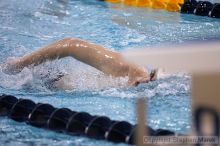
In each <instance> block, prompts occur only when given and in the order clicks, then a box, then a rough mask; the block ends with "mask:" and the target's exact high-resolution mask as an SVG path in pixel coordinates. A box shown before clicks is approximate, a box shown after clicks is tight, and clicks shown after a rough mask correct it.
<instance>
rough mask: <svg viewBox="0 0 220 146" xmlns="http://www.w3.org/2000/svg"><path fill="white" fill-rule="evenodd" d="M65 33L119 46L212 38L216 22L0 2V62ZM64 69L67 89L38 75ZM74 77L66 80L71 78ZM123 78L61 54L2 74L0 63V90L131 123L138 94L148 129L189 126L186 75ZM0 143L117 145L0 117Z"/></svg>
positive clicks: (83, 3)
mask: <svg viewBox="0 0 220 146" xmlns="http://www.w3.org/2000/svg"><path fill="white" fill-rule="evenodd" d="M65 37H77V38H81V39H85V40H89V41H92V42H94V43H99V44H102V45H104V46H106V47H109V48H112V49H113V50H117V51H123V50H126V49H134V50H135V48H136V47H140V46H148V47H152V46H155V45H157V46H158V45H159V46H160V45H163V44H167V43H177V44H179V43H180V44H181V43H184V42H188V41H194V40H196V41H197V40H202V41H203V40H209V39H219V38H220V21H219V20H218V19H212V18H208V17H199V16H195V15H185V14H179V13H171V12H167V11H163V10H152V9H147V8H134V7H125V6H121V5H117V4H108V3H105V2H98V1H96V0H69V1H68V0H38V1H35V0H29V1H26V0H19V1H17V0H7V1H6V0H4V1H0V40H1V41H0V63H1V64H3V63H4V62H5V61H6V60H7V59H8V58H10V57H19V56H22V55H24V54H25V53H30V52H32V51H33V50H36V49H37V48H39V47H41V46H43V45H46V44H48V43H51V42H53V41H55V40H58V39H62V38H65ZM59 72H64V73H67V74H72V79H71V80H70V81H69V84H74V86H75V89H73V90H55V89H53V90H51V89H48V88H47V86H46V85H45V84H44V81H43V80H42V76H43V77H44V76H46V75H47V74H48V73H49V74H50V78H53V77H56V76H57V74H58V73H59ZM73 82H74V83H73ZM126 82H127V78H117V79H114V78H112V77H108V76H105V75H103V74H102V73H101V72H99V71H97V70H96V69H94V68H92V67H90V66H88V65H85V64H82V63H80V62H78V61H76V60H75V59H72V58H66V59H63V60H55V61H53V62H46V63H44V64H42V65H39V66H37V67H32V68H25V69H24V70H23V71H22V72H21V73H19V74H17V75H7V74H5V73H3V72H2V68H1V67H0V93H5V94H12V95H15V96H17V97H20V98H28V99H32V100H34V101H35V102H43V103H50V104H52V105H54V106H56V107H66V108H70V109H72V110H75V111H85V112H89V113H91V114H96V115H105V116H108V117H111V119H114V120H125V121H128V122H130V123H133V124H134V123H136V116H135V113H136V111H135V105H136V98H137V97H138V96H140V95H141V96H143V95H144V96H146V99H147V103H148V112H147V116H148V122H149V125H150V126H151V127H153V128H165V129H170V130H173V131H176V132H178V133H187V132H188V131H189V130H190V129H191V122H190V120H191V98H190V76H189V75H188V74H185V73H177V74H167V73H163V72H162V73H160V74H159V78H158V80H157V81H155V82H151V83H148V84H141V85H139V86H138V87H127V86H126V85H125V84H126ZM0 141H1V143H0V145H21V146H24V145H27V146H30V145H54V146H55V145H63V146H72V145H86V146H87V145H90V146H96V145H103V146H108V145H109V146H113V145H125V144H115V143H111V142H106V141H101V140H94V139H89V138H86V137H78V136H75V137H74V136H70V135H65V134H61V133H55V132H53V131H48V130H44V129H37V128H35V127H31V126H29V125H26V124H25V123H17V122H15V121H13V120H10V119H8V118H7V117H0Z"/></svg>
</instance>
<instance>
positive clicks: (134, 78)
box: [128, 67, 157, 86]
mask: <svg viewBox="0 0 220 146" xmlns="http://www.w3.org/2000/svg"><path fill="white" fill-rule="evenodd" d="M128 76H129V81H128V83H129V85H133V86H137V85H139V84H140V83H148V82H149V81H154V80H156V78H157V70H151V71H149V69H146V68H143V67H139V68H130V69H129V75H128Z"/></svg>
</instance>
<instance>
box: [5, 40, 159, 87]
mask: <svg viewBox="0 0 220 146" xmlns="http://www.w3.org/2000/svg"><path fill="white" fill-rule="evenodd" d="M65 57H73V58H75V59H77V60H79V61H81V62H83V63H85V64H88V65H90V66H92V67H94V68H96V69H98V70H100V71H102V72H103V73H104V74H107V75H111V76H113V77H126V76H128V85H133V86H137V85H138V84H139V83H147V82H149V81H153V80H155V79H156V76H157V72H156V71H155V70H154V71H153V72H151V73H150V72H149V71H148V70H147V69H146V68H144V67H141V66H137V65H134V64H131V63H128V62H127V61H126V60H124V58H123V57H122V55H121V54H120V53H119V52H116V51H113V50H110V49H108V48H105V47H103V46H100V45H97V44H93V43H90V42H87V41H84V40H81V39H77V38H65V39H62V40H59V41H57V42H54V43H52V44H49V45H47V46H45V47H42V48H40V49H38V50H37V51H34V52H32V53H30V54H26V55H24V56H23V57H20V58H16V59H13V60H10V61H7V62H6V64H5V71H6V72H8V73H11V74H16V73H19V72H21V71H22V69H23V68H24V67H28V66H29V65H34V66H35V65H39V64H41V63H44V62H46V61H47V60H51V61H52V60H55V59H61V58H65Z"/></svg>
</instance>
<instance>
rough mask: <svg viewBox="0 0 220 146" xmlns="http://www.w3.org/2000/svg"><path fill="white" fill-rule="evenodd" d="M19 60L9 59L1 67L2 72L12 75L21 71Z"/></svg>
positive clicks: (20, 61)
mask: <svg viewBox="0 0 220 146" xmlns="http://www.w3.org/2000/svg"><path fill="white" fill-rule="evenodd" d="M23 68H24V67H23V65H22V60H21V58H9V59H8V60H7V61H6V63H5V64H4V65H3V68H2V69H3V72H4V73H6V74H10V75H14V74H17V73H19V72H21V71H22V69H23Z"/></svg>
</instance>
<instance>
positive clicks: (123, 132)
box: [0, 94, 178, 145]
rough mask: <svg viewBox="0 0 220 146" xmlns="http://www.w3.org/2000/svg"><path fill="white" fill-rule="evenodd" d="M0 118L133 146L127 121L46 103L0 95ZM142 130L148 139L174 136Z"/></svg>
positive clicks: (133, 134)
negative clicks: (146, 132)
mask: <svg viewBox="0 0 220 146" xmlns="http://www.w3.org/2000/svg"><path fill="white" fill-rule="evenodd" d="M0 116H8V117H9V118H11V119H13V120H15V121H17V122H25V123H27V124H29V125H32V126H35V127H39V128H45V129H50V130H54V131H56V132H62V133H66V134H70V135H77V136H87V137H90V138H94V139H101V140H108V141H111V142H116V143H127V144H132V145H133V144H135V133H136V131H137V125H133V124H131V123H129V122H127V121H115V120H111V119H110V118H109V117H106V116H98V115H90V114H89V113H86V112H76V111H72V110H70V109H68V108H56V107H54V106H52V105H50V104H46V103H35V102H33V101H32V100H30V99H22V98H20V99H18V98H16V97H14V96H12V95H4V94H3V95H1V96H0ZM146 128H147V129H148V132H149V135H150V136H174V135H178V134H176V133H174V132H173V131H170V130H165V129H157V130H154V129H152V128H151V127H149V126H146Z"/></svg>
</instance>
